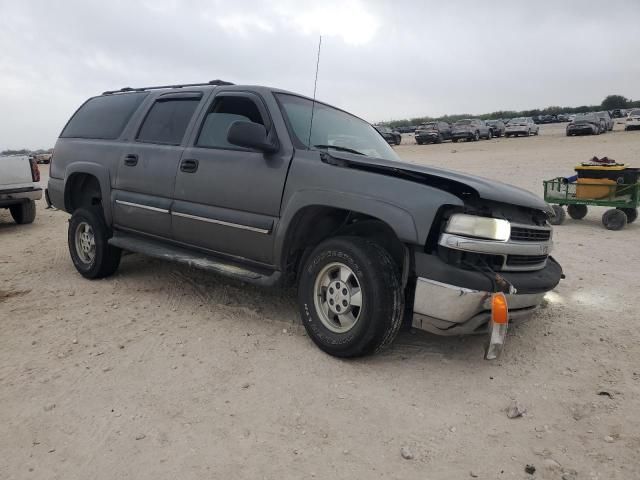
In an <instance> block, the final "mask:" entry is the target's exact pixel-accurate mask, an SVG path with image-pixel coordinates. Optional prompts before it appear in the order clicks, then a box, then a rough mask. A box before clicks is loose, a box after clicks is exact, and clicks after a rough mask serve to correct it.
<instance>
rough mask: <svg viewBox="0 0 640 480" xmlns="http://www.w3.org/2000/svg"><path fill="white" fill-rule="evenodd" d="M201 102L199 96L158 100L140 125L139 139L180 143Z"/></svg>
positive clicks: (173, 143) (140, 140)
mask: <svg viewBox="0 0 640 480" xmlns="http://www.w3.org/2000/svg"><path fill="white" fill-rule="evenodd" d="M199 103H200V98H199V97H198V98H187V99H182V98H177V99H173V98H168V99H160V100H157V101H156V103H154V104H153V106H152V107H151V110H149V113H147V117H146V118H145V119H144V122H143V123H142V126H141V127H140V131H139V132H138V137H137V139H138V141H139V142H144V143H157V144H163V145H180V143H181V142H182V138H183V137H184V134H185V131H186V130H187V126H188V125H189V122H190V120H191V117H192V116H193V114H194V112H195V110H196V107H197V106H198V104H199Z"/></svg>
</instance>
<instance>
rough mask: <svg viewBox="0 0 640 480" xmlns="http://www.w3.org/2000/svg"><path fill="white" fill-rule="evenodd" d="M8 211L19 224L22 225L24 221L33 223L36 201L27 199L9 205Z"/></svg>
mask: <svg viewBox="0 0 640 480" xmlns="http://www.w3.org/2000/svg"><path fill="white" fill-rule="evenodd" d="M9 212H10V213H11V216H12V217H13V220H14V221H15V222H16V223H17V224H19V225H24V224H26V223H33V221H34V220H35V219H36V202H35V201H34V200H29V201H27V202H22V203H19V204H18V205H11V206H10V207H9Z"/></svg>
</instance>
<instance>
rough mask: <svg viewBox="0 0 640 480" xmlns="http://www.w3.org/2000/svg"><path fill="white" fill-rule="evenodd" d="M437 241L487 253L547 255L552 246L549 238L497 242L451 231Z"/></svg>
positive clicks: (455, 247) (441, 243) (445, 245)
mask: <svg viewBox="0 0 640 480" xmlns="http://www.w3.org/2000/svg"><path fill="white" fill-rule="evenodd" d="M438 243H439V244H440V245H442V246H443V247H447V248H453V249H455V250H463V251H465V252H475V253H485V254H488V255H549V253H551V250H552V248H553V241H551V240H549V241H546V242H499V241H495V240H482V239H478V238H469V237H462V236H460V235H453V234H451V233H443V234H442V235H441V237H440V242H438Z"/></svg>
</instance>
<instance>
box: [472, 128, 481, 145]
mask: <svg viewBox="0 0 640 480" xmlns="http://www.w3.org/2000/svg"><path fill="white" fill-rule="evenodd" d="M478 140H480V132H478V131H476V133H474V134H473V141H474V142H477V141H478Z"/></svg>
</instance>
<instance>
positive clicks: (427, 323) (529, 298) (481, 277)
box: [412, 253, 562, 335]
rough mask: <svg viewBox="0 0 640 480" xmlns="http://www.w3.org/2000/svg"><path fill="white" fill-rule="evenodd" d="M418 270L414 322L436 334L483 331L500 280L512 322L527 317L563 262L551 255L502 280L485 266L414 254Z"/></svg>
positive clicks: (557, 277) (504, 275) (505, 274)
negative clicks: (481, 268)
mask: <svg viewBox="0 0 640 480" xmlns="http://www.w3.org/2000/svg"><path fill="white" fill-rule="evenodd" d="M415 260H416V261H415V270H416V275H417V277H418V278H417V281H416V289H415V296H414V301H413V321H412V326H413V327H414V328H418V329H420V330H426V331H428V332H431V333H435V334H437V335H466V334H471V333H484V332H486V331H487V326H488V323H489V319H490V316H491V307H490V300H491V295H492V293H494V292H495V291H496V287H497V285H496V284H497V283H501V284H502V285H503V288H502V289H501V290H502V291H504V290H505V287H504V285H506V283H505V282H507V283H508V284H509V285H511V286H512V287H513V288H514V289H515V293H508V292H505V293H506V297H507V305H508V307H509V318H510V323H511V324H517V323H520V322H523V321H525V320H527V319H529V318H530V317H531V315H533V313H535V311H536V310H537V308H538V307H539V305H540V303H541V302H542V299H543V297H544V295H545V294H546V293H547V292H548V291H550V290H552V289H553V288H554V287H555V286H556V285H557V284H558V283H559V282H560V279H561V278H562V268H561V267H560V265H559V264H558V263H557V262H556V261H555V260H554V259H553V258H552V257H549V259H548V261H547V265H546V266H545V267H544V268H542V269H540V270H537V271H532V272H500V273H499V276H500V278H501V279H502V280H504V282H498V281H496V279H493V278H491V275H489V274H487V273H486V272H479V271H475V270H465V269H461V268H457V267H455V266H453V265H450V264H448V263H445V262H444V261H443V260H441V259H440V258H438V257H437V256H435V255H427V254H424V253H416V254H415Z"/></svg>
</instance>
